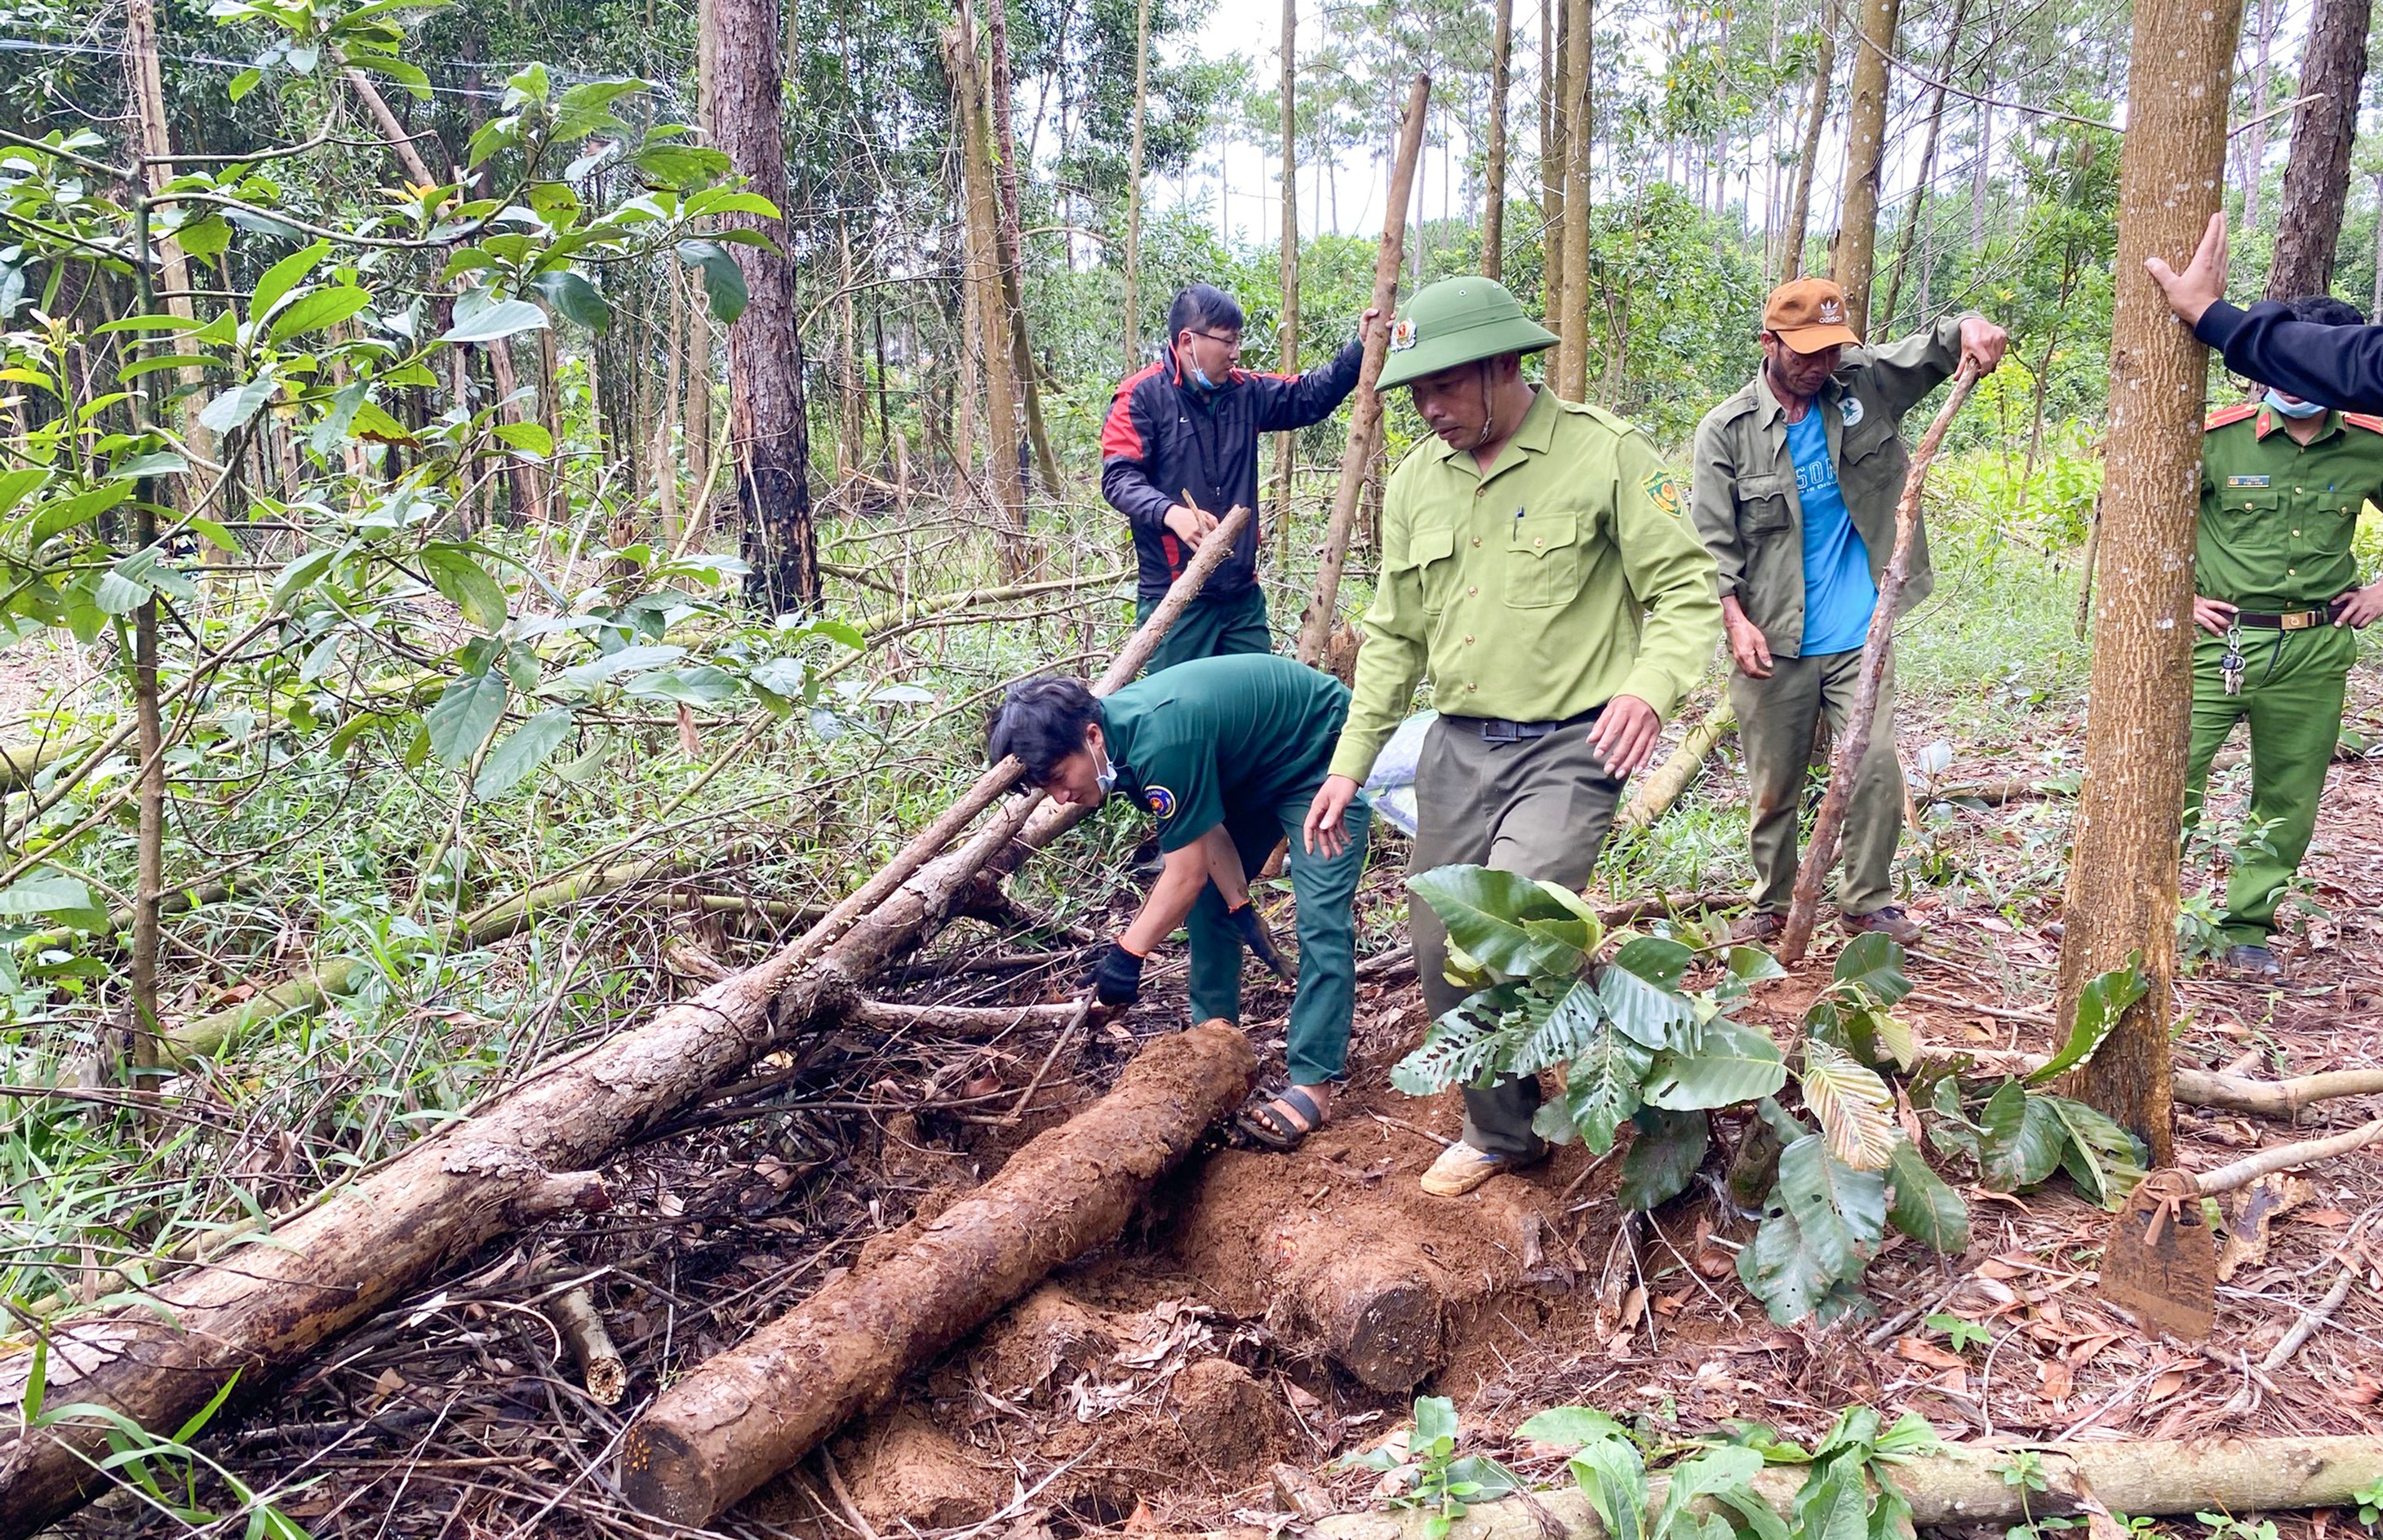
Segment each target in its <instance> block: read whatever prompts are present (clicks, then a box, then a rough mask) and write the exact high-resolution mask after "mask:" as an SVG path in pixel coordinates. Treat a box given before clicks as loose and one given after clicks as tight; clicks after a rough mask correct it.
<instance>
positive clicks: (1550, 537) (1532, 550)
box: [1506, 513, 1581, 610]
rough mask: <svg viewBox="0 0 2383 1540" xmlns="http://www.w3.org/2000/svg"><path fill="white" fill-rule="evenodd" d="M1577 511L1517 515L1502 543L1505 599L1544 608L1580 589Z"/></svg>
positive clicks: (1529, 607) (1516, 606)
mask: <svg viewBox="0 0 2383 1540" xmlns="http://www.w3.org/2000/svg"><path fill="white" fill-rule="evenodd" d="M1580 561H1581V541H1580V515H1578V514H1577V513H1538V514H1533V515H1531V516H1530V517H1528V518H1522V519H1517V520H1515V521H1514V522H1513V526H1512V533H1511V534H1510V535H1509V536H1508V539H1507V545H1506V603H1507V605H1508V607H1509V608H1511V609H1515V610H1545V609H1548V608H1549V607H1550V606H1552V605H1558V604H1562V603H1563V602H1565V601H1566V600H1567V599H1569V598H1572V597H1573V595H1574V594H1576V593H1578V592H1579V591H1580Z"/></svg>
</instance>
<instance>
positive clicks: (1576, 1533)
mask: <svg viewBox="0 0 2383 1540" xmlns="http://www.w3.org/2000/svg"><path fill="white" fill-rule="evenodd" d="M2023 1447H2026V1448H2032V1449H2034V1450H2035V1451H2036V1452H2037V1453H2038V1454H2039V1455H2040V1456H2041V1457H2042V1461H2043V1472H2044V1474H2045V1475H2046V1477H2047V1478H2049V1481H2050V1489H2049V1490H2047V1491H2031V1490H2030V1489H2029V1488H2028V1487H2027V1486H2026V1485H2014V1484H2013V1483H2011V1482H2008V1481H2006V1480H2005V1479H2004V1472H2006V1470H2007V1469H2008V1468H2009V1463H2010V1453H2011V1451H2010V1448H2007V1447H2004V1446H1999V1445H1987V1444H1953V1445H1948V1446H1946V1447H1945V1448H1944V1449H1942V1450H1941V1451H1939V1452H1938V1453H1935V1454H1932V1455H1923V1456H1921V1457H1920V1458H1919V1459H1917V1460H1910V1461H1908V1462H1907V1463H1903V1464H1898V1465H1896V1466H1895V1485H1896V1486H1897V1487H1898V1488H1899V1489H1900V1490H1901V1491H1902V1493H1903V1495H1904V1497H1906V1498H1907V1499H1908V1501H1909V1502H1910V1504H1911V1518H1912V1522H1913V1523H1915V1524H1917V1525H1918V1526H1920V1528H1922V1529H1925V1528H1928V1527H1930V1526H1932V1525H1942V1524H1959V1525H1963V1526H1968V1525H1974V1524H1982V1523H1997V1524H1999V1523H2010V1522H2018V1521H2020V1520H2022V1519H2026V1520H2037V1519H2044V1518H2068V1517H2071V1516H2074V1515H2077V1514H2080V1513H2088V1512H2091V1511H2093V1509H2094V1508H2095V1507H2096V1506H2098V1507H2099V1508H2101V1509H2103V1510H2104V1511H2105V1512H2110V1511H2115V1512H2119V1513H2129V1514H2152V1515H2164V1514H2170V1513H2194V1512H2200V1511H2203V1510H2219V1511H2224V1512H2228V1513H2236V1514H2241V1513H2255V1512H2274V1511H2277V1510H2279V1509H2302V1508H2332V1507H2339V1506H2341V1505H2342V1504H2344V1503H2349V1502H2351V1501H2352V1494H2354V1493H2356V1492H2357V1491H2359V1490H2360V1489H2361V1488H2362V1487H2364V1486H2365V1485H2368V1484H2369V1483H2372V1482H2375V1481H2377V1480H2383V1439H2378V1438H2375V1437H2371V1436H2370V1437H2353V1438H2193V1439H2178V1440H2142V1441H2136V1442H2124V1443H2121V1442H2112V1443H2107V1444H2037V1445H2029V1446H2023ZM1803 1481H1804V1472H1803V1471H1802V1470H1801V1469H1800V1468H1797V1467H1794V1466H1773V1467H1772V1468H1771V1469H1769V1470H1766V1471H1763V1472H1759V1474H1757V1475H1756V1476H1755V1478H1754V1487H1755V1490H1757V1491H1759V1492H1760V1493H1761V1494H1762V1495H1763V1496H1764V1497H1768V1498H1769V1499H1770V1500H1771V1504H1772V1507H1773V1508H1776V1509H1780V1510H1781V1511H1783V1512H1784V1511H1786V1510H1787V1505H1788V1504H1789V1503H1790V1502H1791V1501H1793V1499H1794V1497H1795V1495H1796V1492H1797V1489H1798V1488H1799V1487H1801V1486H1802V1485H1803ZM1669 1486H1670V1483H1669V1481H1668V1480H1667V1479H1666V1478H1664V1477H1662V1476H1657V1477H1655V1478H1654V1479H1653V1480H1652V1481H1650V1482H1649V1483H1648V1522H1650V1523H1651V1522H1652V1521H1653V1518H1654V1516H1655V1515H1656V1514H1657V1513H1659V1512H1661V1509H1662V1504H1663V1500H1664V1498H1665V1497H1666V1496H1667V1494H1668V1489H1669ZM1542 1514H1544V1515H1546V1517H1547V1519H1548V1520H1549V1521H1550V1522H1552V1523H1553V1525H1554V1526H1555V1528H1554V1530H1553V1531H1550V1530H1548V1529H1546V1528H1543V1527H1542V1524H1541V1521H1540V1515H1542ZM1428 1517H1429V1515H1428V1513H1427V1512H1426V1511H1422V1510H1418V1511H1414V1512H1408V1513H1342V1514H1337V1515H1335V1516H1334V1517H1332V1518H1329V1519H1326V1520H1322V1521H1320V1522H1318V1523H1316V1524H1315V1529H1314V1533H1315V1534H1318V1535H1320V1536H1322V1537H1323V1540H1421V1537H1422V1535H1423V1534H1424V1525H1425V1524H1426V1522H1427V1521H1428ZM1550 1534H1561V1535H1562V1537H1564V1540H1605V1536H1606V1530H1605V1526H1604V1525H1603V1524H1602V1523H1600V1522H1599V1521H1598V1517H1597V1512H1596V1510H1595V1509H1593V1508H1591V1507H1590V1506H1589V1503H1588V1499H1587V1497H1586V1496H1585V1495H1584V1494H1582V1493H1581V1492H1580V1491H1579V1490H1578V1489H1577V1488H1574V1489H1573V1490H1570V1491H1564V1492H1546V1493H1540V1494H1538V1495H1537V1496H1536V1497H1531V1498H1528V1499H1525V1498H1520V1497H1501V1498H1500V1499H1499V1500H1497V1501H1496V1502H1488V1503H1476V1504H1475V1505H1474V1506H1473V1509H1472V1510H1471V1511H1470V1512H1469V1513H1468V1514H1466V1516H1465V1517H1463V1518H1462V1519H1459V1520H1457V1521H1456V1523H1455V1526H1454V1527H1453V1528H1452V1529H1451V1530H1450V1531H1449V1533H1448V1540H1549V1537H1550Z"/></svg>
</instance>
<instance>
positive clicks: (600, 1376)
mask: <svg viewBox="0 0 2383 1540" xmlns="http://www.w3.org/2000/svg"><path fill="white" fill-rule="evenodd" d="M538 1312H539V1313H540V1314H542V1315H544V1316H545V1317H546V1318H547V1319H548V1320H549V1321H550V1322H552V1323H553V1324H554V1329H555V1331H556V1332H557V1333H558V1334H559V1335H560V1336H561V1337H562V1344H563V1346H564V1347H565V1348H567V1349H570V1350H571V1361H572V1362H574V1363H575V1364H577V1365H578V1366H579V1382H580V1383H581V1384H582V1385H584V1386H586V1387H587V1395H588V1398H590V1399H591V1400H594V1401H595V1402H597V1403H598V1404H599V1405H601V1406H618V1405H620V1404H621V1398H622V1397H624V1396H625V1395H627V1394H628V1393H629V1366H628V1365H627V1364H626V1363H624V1362H623V1361H622V1360H621V1349H618V1348H616V1347H614V1346H613V1345H612V1334H611V1332H609V1331H607V1330H605V1329H604V1318H603V1317H602V1316H601V1315H599V1314H598V1313H597V1312H596V1301H595V1300H592V1299H590V1298H589V1297H588V1294H587V1290H586V1287H585V1286H582V1287H576V1288H568V1289H565V1290H563V1291H562V1293H561V1294H558V1295H556V1296H555V1297H554V1298H553V1299H551V1300H547V1301H546V1302H545V1303H544V1304H542V1305H540V1306H539V1307H538Z"/></svg>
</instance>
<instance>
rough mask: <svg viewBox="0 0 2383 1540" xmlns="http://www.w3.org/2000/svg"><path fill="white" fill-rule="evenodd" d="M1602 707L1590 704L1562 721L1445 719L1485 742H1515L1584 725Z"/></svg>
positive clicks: (1595, 715)
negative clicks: (1475, 733)
mask: <svg viewBox="0 0 2383 1540" xmlns="http://www.w3.org/2000/svg"><path fill="white" fill-rule="evenodd" d="M1604 709H1605V708H1604V707H1602V706H1592V707H1590V708H1588V709H1587V710H1586V711H1583V712H1581V713H1580V714H1579V715H1578V716H1574V717H1566V718H1564V719H1563V721H1508V720H1507V719H1505V718H1504V717H1450V718H1448V719H1447V720H1448V721H1452V722H1461V723H1463V725H1464V726H1465V727H1466V728H1468V729H1471V730H1474V731H1477V732H1478V733H1480V734H1481V741H1482V742H1483V743H1485V744H1516V743H1526V742H1528V741H1529V740H1531V739H1533V738H1544V737H1546V736H1547V735H1548V734H1549V733H1561V732H1562V731H1563V730H1564V729H1565V728H1567V727H1586V726H1587V725H1588V724H1589V723H1590V722H1593V721H1596V720H1597V717H1598V713H1599V712H1600V711H1602V710H1604Z"/></svg>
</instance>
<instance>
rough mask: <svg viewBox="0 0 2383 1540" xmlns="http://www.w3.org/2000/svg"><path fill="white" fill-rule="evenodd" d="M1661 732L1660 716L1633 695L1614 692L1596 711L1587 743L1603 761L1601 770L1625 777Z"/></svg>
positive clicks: (1634, 771) (1633, 772) (1652, 747)
mask: <svg viewBox="0 0 2383 1540" xmlns="http://www.w3.org/2000/svg"><path fill="white" fill-rule="evenodd" d="M1662 736H1663V719H1662V718H1661V717H1659V716H1657V715H1656V714H1655V708H1653V707H1651V706H1649V705H1648V704H1647V703H1646V702H1645V701H1643V700H1640V699H1639V698H1638V697H1637V696H1614V697H1613V698H1612V699H1611V700H1609V701H1607V702H1606V703H1605V709H1604V710H1602V711H1600V712H1599V713H1598V714H1597V726H1596V727H1595V728H1593V729H1591V730H1590V732H1589V734H1588V746H1589V747H1591V748H1593V749H1595V750H1596V751H1597V757H1598V758H1600V759H1602V760H1604V761H1605V773H1606V774H1608V775H1610V776H1611V777H1613V779H1615V780H1616V781H1627V780H1629V779H1630V778H1631V777H1632V776H1634V775H1636V774H1637V773H1638V770H1639V768H1640V767H1641V766H1643V765H1645V764H1646V763H1647V759H1648V756H1649V755H1651V754H1653V753H1654V752H1655V745H1656V743H1657V742H1658V741H1659V740H1661V737H1662Z"/></svg>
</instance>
